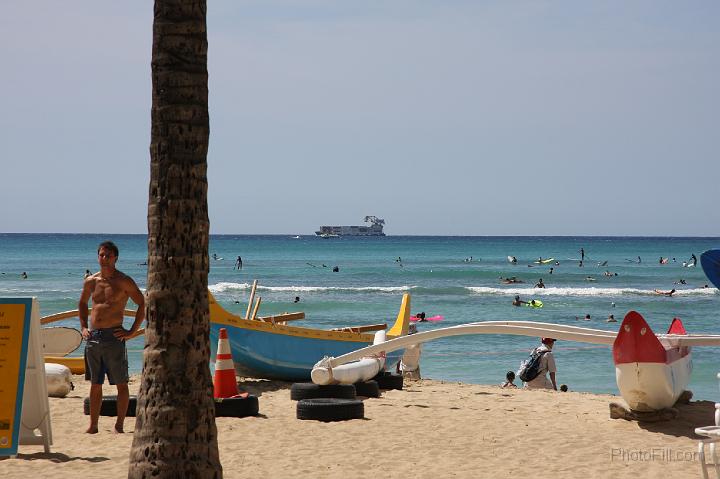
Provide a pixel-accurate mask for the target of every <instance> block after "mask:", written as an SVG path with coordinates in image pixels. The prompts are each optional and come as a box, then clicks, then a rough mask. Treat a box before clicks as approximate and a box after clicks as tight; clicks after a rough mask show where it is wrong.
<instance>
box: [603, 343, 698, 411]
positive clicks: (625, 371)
mask: <svg viewBox="0 0 720 479" xmlns="http://www.w3.org/2000/svg"><path fill="white" fill-rule="evenodd" d="M691 373H692V360H691V358H690V355H689V354H688V355H687V356H685V357H683V358H680V359H678V360H677V361H675V362H673V363H671V364H662V363H625V364H617V365H615V378H616V379H617V385H618V389H619V390H620V394H621V395H622V397H623V399H624V400H625V402H627V404H628V406H629V407H630V409H632V410H633V411H657V410H660V409H665V408H669V407H672V406H673V405H674V404H675V403H676V402H677V400H678V397H680V394H682V392H683V391H685V388H686V387H687V385H688V381H689V380H690V374H691Z"/></svg>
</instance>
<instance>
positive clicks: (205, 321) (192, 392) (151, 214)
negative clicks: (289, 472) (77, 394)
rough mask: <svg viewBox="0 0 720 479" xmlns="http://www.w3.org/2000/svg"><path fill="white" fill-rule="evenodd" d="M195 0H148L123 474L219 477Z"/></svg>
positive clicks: (199, 23)
mask: <svg viewBox="0 0 720 479" xmlns="http://www.w3.org/2000/svg"><path fill="white" fill-rule="evenodd" d="M206 10H207V7H206V1H205V0H156V1H155V17H154V23H153V49H152V132H151V144H150V170H151V171H150V193H149V200H148V278H147V300H146V305H147V321H148V324H147V329H146V333H145V338H146V339H145V352H144V361H143V374H142V383H141V385H140V392H139V394H138V407H137V420H136V424H135V433H134V437H133V444H132V449H131V451H130V467H129V472H128V477H131V478H141V477H145V478H150V477H153V478H178V477H182V478H186V477H199V478H221V477H222V466H221V465H220V458H219V454H218V446H217V429H216V427H215V409H214V403H213V398H212V380H211V377H210V370H209V367H208V361H209V356H210V334H209V333H210V331H209V327H210V323H209V319H210V318H209V311H208V293H207V277H208V269H209V264H208V263H209V261H208V236H209V221H208V212H207V150H208V141H209V131H210V126H209V125H210V123H209V117H208V86H207V85H208V75H207V32H206V19H205V16H206Z"/></svg>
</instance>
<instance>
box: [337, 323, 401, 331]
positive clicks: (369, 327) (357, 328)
mask: <svg viewBox="0 0 720 479" xmlns="http://www.w3.org/2000/svg"><path fill="white" fill-rule="evenodd" d="M383 329H387V324H386V323H382V324H369V325H367V326H345V327H344V328H332V329H331V330H330V331H342V332H347V333H366V332H368V331H382V330H383Z"/></svg>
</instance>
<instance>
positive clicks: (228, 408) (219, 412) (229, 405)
mask: <svg viewBox="0 0 720 479" xmlns="http://www.w3.org/2000/svg"><path fill="white" fill-rule="evenodd" d="M259 410H260V405H259V403H258V398H257V396H253V395H248V396H247V397H239V398H225V399H215V417H247V416H257V415H258V412H259Z"/></svg>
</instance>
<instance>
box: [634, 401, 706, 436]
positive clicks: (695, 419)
mask: <svg viewBox="0 0 720 479" xmlns="http://www.w3.org/2000/svg"><path fill="white" fill-rule="evenodd" d="M675 408H676V409H677V410H678V411H679V414H678V417H677V418H675V419H673V420H670V421H665V422H639V423H638V425H639V426H640V427H641V428H642V429H645V430H646V431H649V432H656V433H660V434H667V435H668V436H675V437H686V438H688V439H693V440H698V439H702V437H701V436H698V435H697V434H695V428H697V427H703V426H711V425H714V424H715V403H714V402H712V401H693V402H691V403H690V404H678V405H676V406H675Z"/></svg>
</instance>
